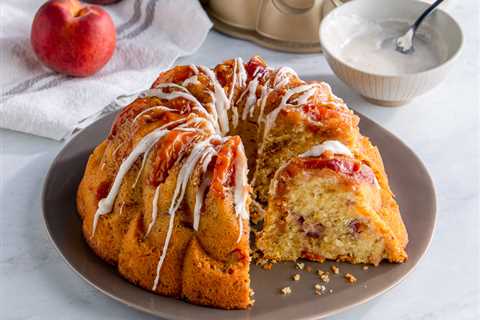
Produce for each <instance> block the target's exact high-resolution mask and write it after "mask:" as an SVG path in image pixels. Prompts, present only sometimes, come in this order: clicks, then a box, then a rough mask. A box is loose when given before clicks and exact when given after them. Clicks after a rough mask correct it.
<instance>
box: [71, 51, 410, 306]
mask: <svg viewBox="0 0 480 320" xmlns="http://www.w3.org/2000/svg"><path fill="white" fill-rule="evenodd" d="M358 121H359V119H358V117H357V116H356V115H355V114H354V113H353V112H352V111H351V110H350V109H348V108H347V107H346V105H345V104H344V102H343V101H342V100H341V99H339V98H338V97H336V96H335V95H333V93H332V91H331V89H330V87H329V86H328V84H326V83H323V82H322V83H315V84H307V83H305V82H304V81H302V80H301V79H300V78H299V77H298V76H297V75H296V73H295V72H294V71H293V70H291V69H289V68H279V69H277V70H274V69H271V68H268V67H267V66H266V64H265V62H264V61H263V60H262V59H261V58H259V57H253V58H252V59H251V60H250V61H249V62H247V63H245V64H244V63H243V61H241V59H239V58H237V59H231V60H227V61H225V62H224V63H222V64H219V65H218V66H216V67H215V68H214V69H212V70H211V69H208V68H205V67H202V66H198V67H197V66H177V67H174V68H172V69H170V70H168V71H165V72H163V73H161V74H160V75H159V77H158V78H157V79H156V80H155V82H154V84H153V85H152V87H151V89H150V90H146V91H144V92H142V93H141V94H140V95H139V96H138V98H137V99H136V100H135V101H134V102H132V103H131V104H130V105H129V106H127V107H125V108H124V109H123V110H122V111H121V112H120V113H119V115H118V116H117V118H116V119H115V122H114V124H113V125H112V129H111V131H110V133H109V135H108V137H106V139H105V140H104V141H103V142H102V143H101V144H100V145H98V146H97V147H96V148H95V150H94V151H93V153H92V154H91V156H90V158H89V160H88V163H87V166H86V169H85V173H84V176H83V179H82V181H81V183H80V185H79V188H78V191H77V208H78V212H79V215H80V217H81V219H82V220H83V227H82V228H83V234H84V237H85V240H86V241H87V243H88V244H89V246H90V247H91V248H92V249H93V251H94V252H95V253H96V254H97V255H98V256H99V257H101V258H102V259H104V260H105V261H107V262H108V263H111V264H112V265H115V266H117V268H118V270H119V272H120V274H121V275H122V276H123V277H125V278H126V279H128V280H129V281H131V282H132V283H134V284H136V285H138V286H140V287H142V288H145V289H146V290H150V291H154V292H155V293H157V294H160V295H164V296H171V297H175V298H180V299H185V300H187V301H189V302H191V303H195V304H201V305H208V306H213V307H218V308H224V309H245V308H248V307H249V306H250V305H251V304H252V300H251V298H250V279H249V264H250V248H249V234H250V224H249V217H248V207H249V205H250V204H251V203H252V200H251V199H250V194H252V195H253V196H254V197H255V199H254V200H255V206H256V208H257V211H258V212H266V215H265V226H266V227H265V229H264V230H263V231H262V233H263V236H262V237H263V238H262V237H261V238H260V241H259V244H260V245H259V247H260V249H262V250H264V254H265V256H266V257H269V250H270V251H272V250H273V248H274V246H273V245H271V244H270V240H271V239H274V238H275V237H276V236H277V235H276V234H275V233H272V234H269V235H268V236H267V234H268V230H267V229H268V228H270V229H272V226H276V225H277V224H278V221H277V219H278V218H279V217H282V215H277V214H276V211H275V210H277V211H278V210H280V209H281V210H284V209H285V208H284V206H283V205H284V203H282V201H283V200H282V199H286V198H285V196H291V199H288V201H291V202H292V203H293V204H292V205H297V203H295V201H296V200H295V197H294V195H295V193H296V192H298V191H301V190H302V189H301V187H300V186H297V187H295V183H303V182H305V183H307V182H308V183H313V184H312V185H315V183H317V186H315V188H319V189H321V188H324V187H328V186H326V184H324V182H325V181H327V180H328V181H336V182H335V186H337V187H338V188H339V190H342V192H343V193H342V192H340V193H339V195H341V196H343V197H347V196H352V197H354V199H355V201H357V202H358V203H361V204H362V205H359V206H355V207H353V206H352V208H356V209H355V210H353V209H352V210H351V214H350V216H349V217H350V218H351V217H357V218H358V217H363V218H365V217H368V218H371V223H372V230H374V231H372V232H371V233H368V234H369V237H370V238H368V237H367V236H365V237H364V238H365V239H366V240H365V241H364V242H365V243H369V242H368V241H371V240H372V237H373V238H375V237H377V238H378V237H380V236H379V235H382V237H383V238H382V239H381V240H378V241H380V242H379V244H377V245H376V246H374V247H375V248H377V249H375V250H383V251H381V252H380V251H378V252H377V251H375V252H374V250H373V249H372V252H368V250H366V251H365V250H364V251H362V252H361V254H360V253H359V255H358V257H360V256H361V257H364V256H369V257H371V259H370V258H369V259H370V260H369V261H367V262H371V263H374V264H377V263H379V262H380V261H381V260H382V259H383V258H385V259H388V260H390V261H395V262H401V261H404V260H405V259H406V257H407V255H406V253H405V250H404V248H405V246H406V244H407V241H408V237H407V233H406V229H405V227H404V225H403V222H402V220H401V216H400V212H399V209H398V205H397V204H396V202H395V200H394V197H393V194H392V193H391V191H390V188H389V186H388V180H387V176H386V174H385V170H384V168H383V163H382V160H381V157H380V154H379V152H378V150H377V149H376V148H375V147H374V146H372V144H371V143H370V142H369V140H368V139H367V138H365V137H363V136H362V135H361V134H360V132H359V129H358ZM228 135H232V136H228ZM327 140H334V141H337V142H338V143H341V144H342V145H344V146H345V148H348V149H349V150H351V152H352V159H343V158H345V157H343V158H342V157H341V158H342V159H343V160H342V161H344V165H346V166H347V167H348V166H350V164H352V165H353V164H354V165H355V166H366V167H367V169H362V170H364V171H362V172H363V173H365V172H367V171H368V175H367V176H368V177H369V178H368V179H366V178H365V177H363V178H362V177H361V176H358V173H357V174H356V175H348V174H347V173H346V172H343V173H342V174H337V173H335V172H333V171H335V170H333V171H332V170H330V169H328V168H327V167H326V168H319V167H312V166H305V165H306V163H308V161H311V164H312V165H313V164H314V163H316V161H319V159H323V158H322V157H324V156H325V155H318V156H315V157H313V158H312V159H311V160H305V159H301V158H300V157H299V156H300V155H301V154H302V153H304V152H307V151H308V150H310V149H312V148H315V146H317V145H320V144H322V143H324V142H325V141H327ZM332 156H333V155H331V154H327V157H332ZM247 158H248V167H249V168H250V172H249V174H248V181H251V179H253V182H252V186H253V188H252V187H250V185H249V184H248V183H247ZM347 164H348V165H347ZM295 166H296V167H295ZM295 168H296V169H297V171H298V172H300V173H302V174H311V177H313V178H312V179H310V180H308V181H307V180H305V181H302V180H301V179H300V180H299V179H297V176H301V175H296V174H292V175H290V176H288V177H287V176H283V175H282V173H285V172H288V170H293V169H295ZM328 170H330V171H328ZM357 178H358V179H357ZM372 179H373V180H372ZM372 181H374V182H375V183H376V184H378V188H376V187H372V186H373V184H372ZM278 186H281V187H282V188H283V193H282V192H277V190H276V188H277V187H278ZM328 188H330V187H328ZM352 190H354V191H352ZM332 199H333V198H332ZM332 199H330V200H328V201H334V200H332ZM328 201H327V202H328ZM347 202H348V201H347ZM264 209H265V210H266V211H264ZM281 210H280V211H281ZM332 212H333V211H332ZM349 212H350V211H349ZM283 216H285V215H284V214H283ZM287 216H288V215H287ZM363 218H362V219H363ZM259 219H262V216H261V217H259ZM308 219H310V217H308ZM309 221H310V220H309ZM312 221H313V220H312ZM282 223H283V224H284V227H287V228H288V227H289V226H290V227H292V226H298V222H292V221H283V222H282ZM302 224H304V222H302ZM269 225H270V227H269ZM310 227H311V226H308V225H306V224H305V225H303V226H302V228H303V229H301V230H300V229H299V230H300V231H298V230H297V231H296V232H300V233H302V232H303V233H308V232H310V238H314V239H315V238H316V237H317V235H316V233H315V232H316V231H315V230H314V229H312V230H310V229H308V228H310ZM295 228H297V227H295ZM295 228H294V229H295ZM359 228H360V227H359ZM273 229H274V228H273ZM307 229H308V230H307ZM368 230H370V229H368ZM378 241H377V242H378ZM359 242H360V241H359ZM309 243H314V241H312V240H311V239H310V240H309ZM357 247H360V246H357ZM352 248H353V247H352ZM359 250H360V249H359ZM292 252H293V251H292ZM334 254H335V252H333V253H330V252H327V253H322V252H320V251H319V252H317V251H315V250H314V247H313V246H312V247H311V248H310V247H309V249H308V250H303V251H301V252H300V254H298V253H292V254H291V255H283V256H282V253H281V252H277V253H276V255H271V256H270V257H272V258H274V257H275V258H276V259H278V260H295V259H297V258H298V257H303V258H306V259H310V260H315V261H323V260H324V259H325V258H329V259H334V258H336V259H338V260H344V261H349V262H354V263H356V262H364V261H363V260H361V259H364V258H358V257H355V256H352V255H348V254H339V255H337V256H334ZM360 260H361V261H360Z"/></svg>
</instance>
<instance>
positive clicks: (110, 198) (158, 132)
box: [91, 127, 169, 238]
mask: <svg viewBox="0 0 480 320" xmlns="http://www.w3.org/2000/svg"><path fill="white" fill-rule="evenodd" d="M168 131H169V130H165V129H164V128H163V127H160V128H158V129H155V130H154V131H152V132H151V133H149V134H147V135H146V136H145V137H143V138H142V140H140V142H139V143H138V144H137V145H136V146H135V148H134V149H133V150H132V152H131V153H130V154H129V155H128V157H127V158H126V159H125V160H124V161H123V162H122V164H121V165H120V168H119V169H118V172H117V175H116V176H115V180H114V181H113V184H112V187H111V188H110V191H109V192H108V195H107V197H106V198H103V199H101V200H100V201H99V202H98V208H97V211H96V212H95V216H94V218H93V225H92V235H91V237H92V238H93V236H94V235H95V229H96V227H97V222H98V219H99V218H100V216H102V215H104V214H107V213H109V212H111V211H112V207H113V203H114V202H115V199H116V197H117V194H118V192H119V191H120V186H121V184H122V180H123V178H124V176H125V175H126V174H127V172H128V170H130V168H131V167H132V165H133V164H134V163H135V161H136V160H137V158H138V157H139V156H140V155H141V154H143V153H145V151H147V150H148V149H149V148H150V147H151V146H152V145H154V144H155V143H156V142H157V141H158V140H159V139H160V138H161V137H163V136H164V135H165V134H167V133H168Z"/></svg>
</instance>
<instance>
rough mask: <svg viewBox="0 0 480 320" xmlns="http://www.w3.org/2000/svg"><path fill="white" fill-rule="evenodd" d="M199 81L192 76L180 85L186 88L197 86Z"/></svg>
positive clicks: (195, 76) (196, 77)
mask: <svg viewBox="0 0 480 320" xmlns="http://www.w3.org/2000/svg"><path fill="white" fill-rule="evenodd" d="M199 83H200V81H198V75H196V74H194V75H193V76H191V77H189V78H187V79H185V80H184V81H183V82H182V85H183V86H185V87H186V86H188V85H189V84H193V85H196V84H199Z"/></svg>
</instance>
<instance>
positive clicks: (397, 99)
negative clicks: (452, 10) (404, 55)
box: [320, 0, 463, 106]
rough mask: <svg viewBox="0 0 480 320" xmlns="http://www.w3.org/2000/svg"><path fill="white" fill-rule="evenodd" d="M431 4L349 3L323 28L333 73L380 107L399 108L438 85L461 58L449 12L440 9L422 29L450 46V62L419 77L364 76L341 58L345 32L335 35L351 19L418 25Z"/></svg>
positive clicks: (458, 33) (407, 0)
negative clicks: (340, 21)
mask: <svg viewBox="0 0 480 320" xmlns="http://www.w3.org/2000/svg"><path fill="white" fill-rule="evenodd" d="M427 6H428V4H427V3H425V2H422V1H417V0H355V1H350V2H348V3H346V4H344V5H342V6H340V7H338V8H336V9H335V10H333V11H332V12H330V13H329V14H328V15H327V16H326V17H325V19H323V21H322V24H321V26H320V41H321V44H322V48H323V52H324V54H325V57H326V59H327V62H328V64H329V65H330V67H331V68H332V70H333V72H334V73H335V74H336V75H337V76H338V77H339V78H340V79H342V81H344V82H345V83H346V84H347V85H348V86H350V87H351V88H353V89H354V90H356V91H358V92H359V93H360V94H361V95H362V96H364V97H365V98H366V99H367V100H368V101H370V102H372V103H374V104H377V105H381V106H399V105H402V104H405V103H407V102H409V101H410V100H412V99H413V98H414V97H416V96H418V95H421V94H423V93H425V92H427V91H428V90H430V89H432V88H433V87H435V86H436V85H438V84H439V83H440V82H441V81H442V80H443V79H444V78H445V76H446V74H447V71H448V70H449V69H450V67H451V66H452V64H453V61H454V60H455V58H456V57H457V56H458V54H459V52H460V49H461V47H462V43H463V35H462V30H461V28H460V26H459V25H458V23H457V22H456V21H455V20H454V19H453V18H452V17H451V16H450V15H449V14H447V13H446V12H444V11H442V10H440V9H437V10H436V11H435V12H434V13H433V14H432V15H431V16H429V17H428V18H427V19H426V20H425V21H424V22H423V24H424V26H423V27H422V26H420V29H419V31H420V32H421V31H422V28H425V29H426V30H428V29H427V28H429V29H430V30H431V29H433V30H435V31H436V33H438V34H439V35H441V37H442V39H443V40H444V42H445V44H446V46H447V48H446V49H447V59H446V60H445V62H443V63H442V64H440V65H438V66H436V67H434V68H432V69H429V70H426V71H422V72H418V73H403V74H395V75H388V74H381V73H372V72H365V71H362V70H360V69H358V68H356V66H355V65H351V64H349V63H347V62H345V61H342V59H341V58H340V57H339V51H340V50H339V49H340V48H341V44H342V43H344V41H345V40H346V39H342V37H345V38H346V37H347V36H349V35H348V34H347V33H345V32H343V33H342V32H332V31H333V30H335V29H333V28H337V30H338V25H335V20H336V19H338V18H339V17H341V18H343V19H345V18H348V17H351V16H352V15H356V16H360V17H362V18H365V19H367V20H371V21H384V20H389V19H395V20H402V21H412V22H413V21H415V19H416V18H417V17H418V16H419V14H420V13H421V12H422V11H423V10H425V9H426V8H427Z"/></svg>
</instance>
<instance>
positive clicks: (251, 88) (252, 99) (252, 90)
mask: <svg viewBox="0 0 480 320" xmlns="http://www.w3.org/2000/svg"><path fill="white" fill-rule="evenodd" d="M258 71H259V68H257V69H256V70H255V74H256V76H255V77H254V78H253V79H252V81H250V83H249V84H248V87H247V89H246V90H245V92H248V96H247V100H246V101H245V103H244V106H243V112H242V120H246V119H247V114H249V115H250V116H251V115H252V114H253V110H254V108H252V107H254V106H255V105H256V103H257V87H258V80H259V76H261V75H262V74H261V73H258Z"/></svg>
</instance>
